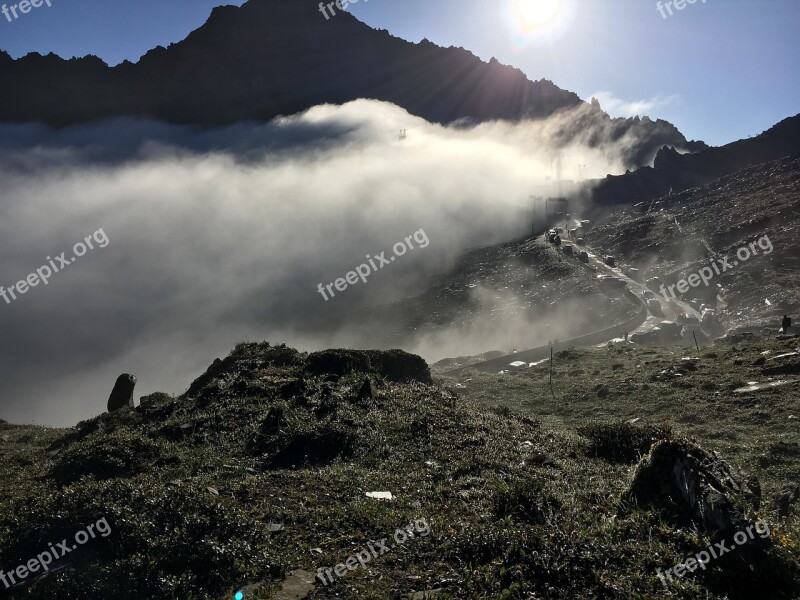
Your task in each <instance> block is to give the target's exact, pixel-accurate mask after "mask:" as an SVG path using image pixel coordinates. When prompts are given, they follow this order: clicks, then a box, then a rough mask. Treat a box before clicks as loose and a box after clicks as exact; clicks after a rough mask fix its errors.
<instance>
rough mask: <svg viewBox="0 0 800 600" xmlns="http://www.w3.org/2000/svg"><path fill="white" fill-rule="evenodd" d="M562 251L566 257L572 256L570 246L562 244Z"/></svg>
mask: <svg viewBox="0 0 800 600" xmlns="http://www.w3.org/2000/svg"><path fill="white" fill-rule="evenodd" d="M562 250H564V254H566V255H567V256H572V244H564V247H563V248H562Z"/></svg>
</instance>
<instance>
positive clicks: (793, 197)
mask: <svg viewBox="0 0 800 600" xmlns="http://www.w3.org/2000/svg"><path fill="white" fill-rule="evenodd" d="M798 202H800V155H795V156H794V157H787V158H784V159H780V160H776V161H771V162H767V163H763V164H759V165H756V166H753V167H750V168H748V169H744V170H741V171H738V172H736V173H734V174H732V175H729V176H726V177H723V178H721V179H717V180H715V181H712V182H710V183H707V184H705V185H703V186H699V187H694V188H691V189H688V190H686V191H684V192H682V193H675V194H672V195H668V196H663V197H660V198H659V199H658V200H656V201H654V202H652V203H645V204H642V205H640V206H638V207H634V208H633V209H627V210H620V211H618V212H616V213H613V214H612V215H610V216H609V217H608V218H607V219H606V220H605V221H604V222H603V223H601V224H598V225H597V226H596V227H595V228H594V229H593V231H592V234H591V244H592V246H593V247H595V248H597V249H598V250H599V251H601V252H608V253H610V254H613V255H615V256H617V257H618V260H620V261H624V262H628V263H630V264H632V265H634V266H636V267H639V268H640V269H641V270H642V274H643V277H644V278H650V277H654V276H658V277H660V278H661V279H662V280H663V281H664V282H665V283H666V284H667V285H669V284H674V283H675V282H676V281H677V280H678V279H680V278H683V277H685V276H686V275H687V274H691V273H695V272H698V271H699V270H700V269H701V268H703V267H705V266H706V265H708V264H709V261H711V260H719V258H720V257H722V256H728V257H730V258H731V259H732V261H736V262H737V263H738V264H737V265H733V262H731V268H727V269H724V270H723V269H720V271H721V272H720V274H718V275H717V274H716V273H715V274H714V276H713V278H712V279H711V281H710V283H709V286H708V287H706V286H703V285H700V286H699V287H697V288H693V289H690V291H689V293H686V294H684V295H683V297H684V298H685V299H686V300H689V299H691V298H694V297H697V298H699V299H701V300H703V301H704V302H706V303H710V304H712V305H714V306H717V308H718V311H717V312H718V317H719V318H720V320H721V322H722V324H723V325H724V326H725V327H727V328H729V329H734V328H738V327H747V326H750V327H754V328H760V327H769V328H771V329H772V330H773V331H775V330H777V328H778V326H779V323H780V318H781V316H782V315H783V314H786V313H793V312H794V311H797V310H798V308H800V293H799V292H798V284H800V278H799V277H798V266H800V264H799V263H798V261H799V260H800V258H799V257H798V253H797V249H796V242H797V239H798V235H800V221H799V220H798V218H799V217H798V214H797V211H796V207H797V205H798ZM764 236H766V237H767V239H768V240H769V242H770V243H771V245H772V248H773V249H772V250H769V244H767V243H766V241H763V242H762V243H763V245H764V246H765V247H766V248H764V249H761V248H760V247H758V246H756V248H757V249H758V251H759V254H758V255H756V256H752V257H751V258H749V259H748V260H746V261H741V260H737V257H736V253H737V251H738V250H739V249H740V248H741V247H742V246H749V244H750V243H751V242H755V241H757V240H759V239H763V237H764ZM742 256H744V253H743V254H742ZM676 291H677V290H676Z"/></svg>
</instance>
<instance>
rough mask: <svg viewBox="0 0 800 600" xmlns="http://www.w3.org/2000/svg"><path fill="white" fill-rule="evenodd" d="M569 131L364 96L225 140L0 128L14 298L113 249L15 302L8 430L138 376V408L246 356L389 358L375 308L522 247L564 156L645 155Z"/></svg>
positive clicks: (7, 348)
mask: <svg viewBox="0 0 800 600" xmlns="http://www.w3.org/2000/svg"><path fill="white" fill-rule="evenodd" d="M571 118H572V117H571V116H570V114H569V113H562V114H560V115H558V116H556V117H553V118H551V119H549V120H548V121H528V122H523V123H519V124H511V123H506V122H495V123H485V124H481V125H477V126H474V127H444V126H440V125H433V124H430V123H428V122H426V121H424V120H422V119H419V118H417V117H414V116H412V115H409V114H408V113H407V112H405V111H404V110H402V109H400V108H397V107H396V106H394V105H391V104H387V103H382V102H377V101H367V100H359V101H355V102H350V103H348V104H345V105H342V106H331V105H324V106H318V107H315V108H313V109H311V110H309V111H307V112H305V113H303V114H301V115H297V116H293V117H286V118H281V119H276V120H275V121H272V122H271V123H267V124H240V125H236V126H233V127H227V128H223V129H217V130H200V129H194V128H189V127H179V126H172V125H166V124H163V123H157V122H152V121H146V120H131V119H121V120H114V121H109V122H104V123H96V124H90V125H85V126H81V127H70V128H66V129H62V130H58V131H52V130H49V129H47V128H44V127H42V126H39V125H34V124H23V125H2V126H0V140H2V142H0V177H1V178H2V181H3V186H2V189H0V252H2V255H3V257H4V259H3V262H2V264H1V265H0V285H3V286H4V287H5V288H6V289H8V288H10V287H12V286H14V285H15V284H16V282H18V281H22V280H25V279H26V278H27V277H28V276H29V274H32V273H35V272H36V270H37V268H39V267H40V266H42V265H46V264H49V263H48V257H56V256H58V255H59V254H60V253H61V252H66V255H67V256H70V255H72V253H73V246H74V245H75V244H76V243H77V242H82V241H83V240H85V238H86V237H87V236H91V235H92V234H93V232H96V231H98V230H99V229H102V230H103V231H104V232H105V235H107V236H108V240H109V243H108V245H107V246H106V247H104V248H100V247H95V248H94V249H91V250H88V252H86V254H85V255H84V256H81V257H79V258H77V259H76V260H75V262H73V263H71V264H69V266H67V267H64V270H63V272H58V273H55V274H54V275H53V276H52V278H51V279H50V281H49V282H48V284H47V285H38V286H36V287H31V288H30V289H28V291H27V292H26V293H25V294H17V298H16V299H15V300H13V301H12V302H11V303H6V302H5V301H4V300H3V299H0V332H2V335H3V338H4V339H3V344H2V345H0V418H4V419H6V420H8V421H11V422H20V423H30V422H36V423H38V424H45V425H71V424H74V423H76V422H77V421H79V420H81V419H85V418H88V417H90V416H93V415H95V414H98V413H100V412H102V411H104V410H105V406H106V401H107V399H108V394H109V393H110V391H111V388H112V386H113V383H114V381H115V379H116V377H117V376H118V375H119V374H120V373H123V372H129V373H133V374H135V375H136V376H137V377H138V379H139V383H138V385H137V388H136V397H137V399H138V397H140V396H142V395H145V394H148V393H152V392H154V391H165V392H169V393H181V392H183V391H185V389H186V388H188V386H189V384H190V383H191V381H192V380H193V379H194V378H195V377H197V376H198V375H199V374H201V373H202V372H203V371H204V370H205V368H206V367H207V366H208V365H209V364H210V363H211V362H212V361H213V359H214V358H216V357H217V356H224V355H226V354H227V353H228V352H229V350H230V349H231V348H232V347H233V346H234V345H235V344H236V343H237V342H240V341H248V340H268V341H270V342H271V343H281V342H285V343H287V344H288V345H290V346H294V347H297V348H299V349H302V350H307V351H312V350H317V349H320V348H324V347H331V346H351V347H376V346H378V345H382V344H383V343H384V342H383V341H382V340H375V339H373V338H371V336H370V335H369V332H364V331H363V330H361V329H359V328H358V327H356V326H355V324H357V323H358V320H359V310H360V309H362V308H363V307H365V306H373V307H374V306H379V305H381V304H384V303H390V302H395V301H397V300H400V299H402V298H406V297H409V296H414V295H417V294H419V293H421V292H422V291H424V290H425V289H426V287H425V286H426V285H427V284H428V282H430V280H431V278H432V277H435V276H436V275H437V274H441V273H444V272H446V271H447V270H448V269H449V268H451V267H452V265H453V264H454V262H455V260H456V259H457V258H458V257H459V256H460V255H462V254H463V253H464V252H466V251H467V250H469V249H471V248H476V247H482V246H486V245H491V244H496V243H499V242H502V241H507V240H510V239H514V238H517V237H520V236H521V235H524V233H525V232H526V231H527V230H528V229H529V226H530V225H529V205H528V200H527V198H528V196H529V195H530V194H532V193H542V194H543V193H548V191H549V190H548V187H547V185H546V184H545V178H546V177H547V176H550V174H551V173H552V164H551V161H552V156H553V152H554V151H555V150H556V149H558V150H560V151H563V152H564V153H565V156H566V157H567V159H566V160H568V161H569V163H570V164H573V163H574V164H576V165H577V164H586V165H589V166H590V167H589V168H590V171H591V174H592V175H597V176H599V175H601V174H606V173H612V174H618V173H621V172H624V168H623V166H622V161H621V160H620V156H622V155H623V153H624V151H625V145H626V144H627V143H628V140H621V141H619V142H617V143H616V145H613V144H600V145H597V144H596V142H597V139H596V136H595V137H594V139H593V143H594V144H595V147H593V148H590V147H588V146H581V145H576V144H573V145H570V146H568V147H564V146H563V145H562V144H561V143H560V142H559V141H558V140H557V139H556V136H557V132H558V131H559V128H560V125H561V124H563V123H568V122H570V120H571ZM401 129H405V130H407V138H406V139H404V140H401V139H399V136H398V133H399V131H400V130H401ZM565 177H567V175H565ZM553 191H555V190H553ZM420 229H422V230H424V232H425V234H426V236H427V238H428V239H429V241H430V243H429V245H427V247H424V248H422V247H416V248H415V249H413V250H411V251H408V252H407V253H406V254H405V255H403V256H398V257H397V259H396V260H395V261H393V262H391V264H389V265H387V266H385V267H383V268H381V269H380V270H377V271H376V272H374V273H372V274H371V275H370V277H369V279H368V280H367V281H366V282H362V281H359V282H358V283H357V284H354V285H349V286H348V287H347V289H346V290H345V291H343V292H341V291H336V295H335V297H333V298H330V299H329V300H327V301H326V300H325V299H323V297H322V296H321V294H320V293H319V292H318V284H320V283H321V284H323V285H325V284H329V283H332V282H334V281H335V280H336V279H337V278H343V277H345V275H346V273H348V272H349V271H352V270H354V269H355V268H356V267H357V266H358V265H360V264H362V263H364V262H365V261H366V258H365V257H366V256H367V255H369V256H373V257H374V256H376V255H377V254H379V253H381V252H384V251H385V252H386V256H387V257H389V256H391V255H392V248H393V246H394V245H395V244H396V243H398V242H402V241H403V240H404V239H405V238H407V237H408V236H411V235H413V234H414V232H417V231H419V230H420ZM95 246H97V245H95ZM484 295H485V296H487V297H488V294H484ZM487 303H488V304H491V302H490V301H488V300H487ZM347 323H353V324H354V326H353V327H348V325H347ZM505 329H508V331H509V333H510V332H511V331H513V329H514V327H513V326H509V327H508V328H504V329H503V330H505ZM409 339H411V338H410V337H409ZM489 342H492V343H493V342H494V340H486V339H485V328H484V327H482V326H481V324H480V323H476V324H475V325H474V327H470V328H467V329H465V330H461V331H459V332H452V333H448V332H439V333H437V334H436V335H423V336H417V337H416V338H415V341H413V342H411V345H410V346H408V347H405V346H404V349H406V350H409V351H418V352H420V353H422V354H423V356H424V357H425V358H426V359H428V360H436V359H438V358H442V357H443V356H447V355H453V354H465V353H467V352H470V353H474V352H476V351H483V350H490V349H492V348H491V347H483V345H485V344H486V343H489ZM520 342H521V343H524V342H525V340H524V339H523V340H520ZM458 349H463V350H464V351H460V352H455V351H456V350H458Z"/></svg>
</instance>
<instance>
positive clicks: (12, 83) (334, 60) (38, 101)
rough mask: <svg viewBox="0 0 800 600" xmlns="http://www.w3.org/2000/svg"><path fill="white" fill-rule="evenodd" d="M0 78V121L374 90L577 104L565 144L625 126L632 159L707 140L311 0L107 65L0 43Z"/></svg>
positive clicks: (434, 113) (231, 113)
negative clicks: (4, 48)
mask: <svg viewBox="0 0 800 600" xmlns="http://www.w3.org/2000/svg"><path fill="white" fill-rule="evenodd" d="M0 82H2V87H3V90H6V93H4V94H3V95H2V97H1V98H0V121H13V122H24V121H41V122H44V123H47V124H49V125H52V126H56V127H61V126H66V125H72V124H77V123H83V122H87V121H93V120H97V119H103V118H110V117H115V116H149V117H154V118H157V119H161V120H164V121H168V122H172V123H186V124H194V125H202V126H218V125H226V124H231V123H235V122H239V121H248V120H254V121H267V120H270V119H272V118H274V117H276V116H278V115H290V114H296V113H298V112H301V111H304V110H306V109H308V108H310V107H312V106H316V105H319V104H324V103H335V104H338V103H344V102H348V101H350V100H355V99H358V98H374V99H378V100H384V101H387V102H391V103H393V104H396V105H398V106H401V107H403V108H405V109H406V110H408V111H409V112H410V113H412V114H414V115H418V116H420V117H423V118H425V119H426V120H428V121H431V122H436V123H454V122H465V123H474V122H484V121H490V120H495V119H507V120H518V119H523V118H542V117H547V116H550V115H552V114H554V113H556V112H557V111H562V110H569V109H575V108H579V109H582V110H581V115H580V117H579V118H577V119H576V120H575V126H567V127H564V128H561V131H560V138H561V140H562V141H563V143H564V144H568V143H569V142H570V141H571V140H572V139H574V138H575V137H576V136H580V137H581V139H585V140H588V142H587V143H589V144H590V145H591V144H594V145H600V144H602V143H603V142H604V141H605V140H606V139H607V137H608V136H610V137H611V138H612V139H620V138H622V137H624V136H627V137H628V138H629V139H631V140H632V143H631V148H630V150H629V152H628V156H626V157H624V161H625V162H626V163H627V164H628V165H629V166H631V167H636V166H639V165H642V164H649V163H650V162H651V161H652V159H653V157H654V156H655V153H656V151H657V150H658V148H659V147H661V146H664V145H667V146H670V147H677V148H680V149H682V150H684V149H685V150H697V149H702V148H705V144H702V143H694V144H692V143H689V142H687V140H686V138H685V137H684V136H683V135H682V134H681V133H680V132H679V131H678V130H677V129H676V128H675V127H674V126H673V125H672V124H670V123H667V122H666V121H651V120H650V119H643V120H640V119H639V118H638V117H637V118H634V119H615V120H612V119H610V118H609V117H608V115H606V114H605V113H603V112H602V111H600V110H599V105H595V104H592V105H589V104H587V103H585V102H583V101H582V100H581V99H580V98H579V97H578V96H577V94H575V93H573V92H569V91H565V90H562V89H560V88H559V87H557V86H556V85H554V84H553V83H552V82H551V81H547V80H545V79H541V80H539V81H530V80H529V79H528V78H527V77H526V76H525V74H523V73H522V72H521V71H520V70H518V69H515V68H512V67H509V66H505V65H502V64H500V63H499V62H498V61H497V60H495V59H492V60H490V61H489V62H488V63H486V62H484V61H482V60H480V59H479V58H478V57H476V56H475V55H473V54H472V53H470V52H468V51H467V50H464V49H463V48H452V47H451V48H442V47H440V46H437V45H435V44H433V43H431V42H429V41H428V40H422V41H421V42H419V43H410V42H407V41H405V40H402V39H400V38H397V37H394V36H392V35H390V34H389V33H388V32H387V31H385V30H375V29H372V28H371V27H369V26H367V25H365V24H364V23H361V22H360V21H358V20H357V19H355V18H354V17H353V16H352V15H350V14H349V13H346V12H340V13H338V14H337V15H336V16H335V17H332V18H330V19H329V20H327V21H326V19H325V17H324V16H323V15H322V14H321V13H320V11H319V3H318V2H316V1H315V0H292V1H291V2H285V1H282V0H250V1H249V2H247V3H246V4H244V5H243V6H241V7H235V6H223V7H218V8H215V9H214V10H213V11H212V13H211V16H210V17H209V19H208V21H207V22H206V23H205V24H204V25H203V26H202V27H200V28H199V29H197V30H195V31H193V32H192V33H191V34H189V36H188V37H187V38H186V39H184V40H183V41H181V42H179V43H176V44H170V45H169V47H167V48H163V47H161V46H159V47H157V48H155V49H153V50H151V51H149V52H148V53H147V54H145V55H144V56H143V57H142V58H141V59H140V60H139V61H138V62H137V63H131V62H128V61H125V62H123V63H122V64H120V65H117V66H115V67H109V66H108V65H106V64H105V63H104V62H103V61H102V60H100V59H99V58H97V57H95V56H87V57H84V58H73V59H70V60H64V59H62V58H60V57H58V56H56V55H54V54H52V53H51V54H49V55H47V56H41V55H39V54H29V55H27V56H25V57H23V58H20V59H18V60H14V59H12V58H11V57H10V56H9V55H8V54H7V53H5V52H0Z"/></svg>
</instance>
